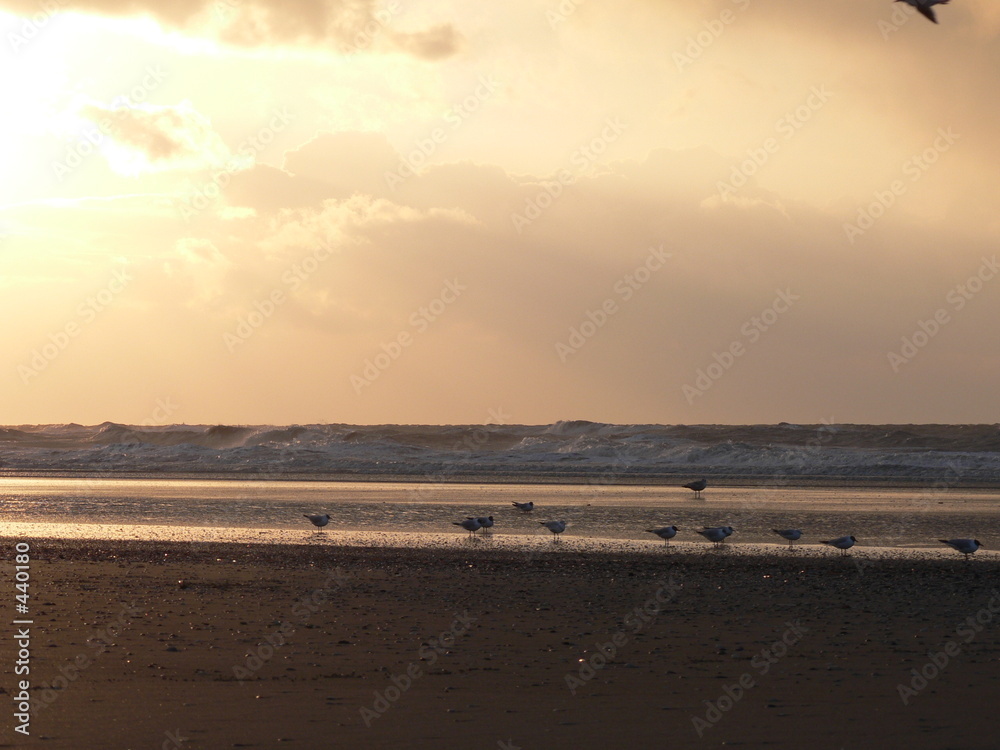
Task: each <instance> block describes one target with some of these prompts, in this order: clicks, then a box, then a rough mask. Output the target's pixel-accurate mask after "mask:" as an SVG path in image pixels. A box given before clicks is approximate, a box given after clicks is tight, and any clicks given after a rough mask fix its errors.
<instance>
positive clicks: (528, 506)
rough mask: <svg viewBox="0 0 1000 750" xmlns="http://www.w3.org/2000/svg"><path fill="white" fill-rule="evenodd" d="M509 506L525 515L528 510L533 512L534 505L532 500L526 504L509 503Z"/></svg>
mask: <svg viewBox="0 0 1000 750" xmlns="http://www.w3.org/2000/svg"><path fill="white" fill-rule="evenodd" d="M511 505H513V506H514V507H515V508H517V509H518V510H523V511H524V512H525V513H527V512H528V511H530V510H534V509H535V503H534V501H533V500H529V501H528V502H526V503H517V502H515V503H511Z"/></svg>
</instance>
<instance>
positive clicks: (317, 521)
mask: <svg viewBox="0 0 1000 750" xmlns="http://www.w3.org/2000/svg"><path fill="white" fill-rule="evenodd" d="M302 515H303V516H305V517H306V518H308V519H309V520H310V521H312V525H313V526H315V527H316V528H318V529H322V528H323V527H324V526H326V525H327V524H328V523H330V516H328V515H327V514H325V513H324V514H322V515H321V514H319V513H303V514H302Z"/></svg>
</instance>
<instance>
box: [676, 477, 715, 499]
mask: <svg viewBox="0 0 1000 750" xmlns="http://www.w3.org/2000/svg"><path fill="white" fill-rule="evenodd" d="M681 487H686V488H687V489H689V490H694V496H695V497H701V491H702V490H703V489H705V488H706V487H708V482H706V481H705V478H704V477H702V478H701V479H698V480H696V481H694V482H688V483H687V484H682V485H681Z"/></svg>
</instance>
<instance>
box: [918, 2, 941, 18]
mask: <svg viewBox="0 0 1000 750" xmlns="http://www.w3.org/2000/svg"><path fill="white" fill-rule="evenodd" d="M917 10H919V11H920V14H921V15H922V16H924V17H925V18H929V19H930V20H932V21H933V22H934V23H937V22H938V20H937V18H935V17H934V11H933V10H931V8H930V6H928V5H920V4H919V3H918V4H917Z"/></svg>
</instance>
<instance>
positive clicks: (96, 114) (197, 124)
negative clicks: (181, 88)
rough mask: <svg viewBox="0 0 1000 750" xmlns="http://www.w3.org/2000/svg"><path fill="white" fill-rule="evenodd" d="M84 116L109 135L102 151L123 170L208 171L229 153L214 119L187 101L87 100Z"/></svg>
mask: <svg viewBox="0 0 1000 750" xmlns="http://www.w3.org/2000/svg"><path fill="white" fill-rule="evenodd" d="M80 115H81V116H83V117H84V118H86V119H88V120H91V121H92V122H93V123H94V124H95V125H97V126H98V127H99V128H101V129H102V131H103V132H105V133H107V134H108V136H109V139H108V140H107V141H105V142H104V143H102V144H101V149H102V152H103V153H104V155H105V156H106V157H107V159H108V163H109V164H110V165H111V167H112V168H113V169H114V170H115V171H116V172H118V173H119V174H125V175H131V176H135V175H138V174H140V173H143V172H163V171H168V170H197V169H204V168H210V167H214V166H219V165H221V164H223V163H224V162H225V161H226V160H227V159H228V158H229V156H230V154H229V149H228V148H227V147H226V145H225V144H224V143H223V141H222V139H221V138H220V137H219V135H218V133H216V132H215V131H214V130H213V128H212V123H211V122H210V121H209V119H208V118H207V117H205V116H204V115H203V114H201V113H200V112H198V111H197V110H195V109H194V108H193V107H192V106H190V105H189V104H186V103H184V104H179V105H172V106H160V105H151V104H143V105H136V106H132V107H121V108H117V109H112V108H110V107H106V106H103V105H98V104H87V105H84V106H83V107H81V108H80Z"/></svg>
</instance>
